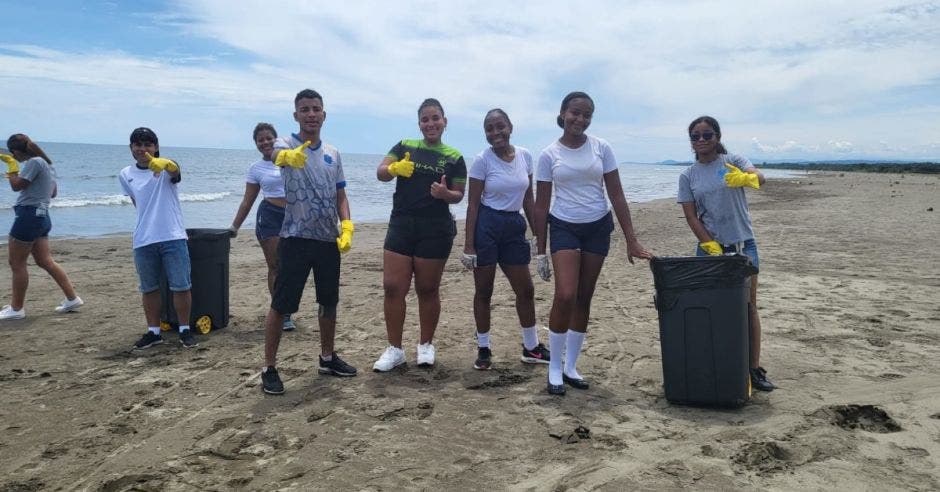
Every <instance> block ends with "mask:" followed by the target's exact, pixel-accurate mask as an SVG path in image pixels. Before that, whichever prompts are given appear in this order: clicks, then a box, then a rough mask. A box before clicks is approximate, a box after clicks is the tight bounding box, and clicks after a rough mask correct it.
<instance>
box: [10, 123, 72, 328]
mask: <svg viewBox="0 0 940 492" xmlns="http://www.w3.org/2000/svg"><path fill="white" fill-rule="evenodd" d="M7 148H8V149H9V151H10V154H4V153H0V161H3V162H4V163H5V164H6V167H7V173H6V176H7V179H8V180H9V182H10V188H11V189H12V190H13V191H15V192H18V193H19V196H17V197H16V205H14V206H13V212H14V214H15V215H16V218H15V219H14V220H13V226H12V227H11V228H10V236H9V239H8V240H7V254H8V256H9V263H10V270H11V273H12V280H13V289H12V291H13V298H12V299H11V300H10V304H8V305H6V306H3V309H0V320H7V319H23V318H25V317H26V308H25V304H26V288H27V287H28V286H29V271H28V270H27V268H26V260H27V259H28V258H29V255H30V254H32V255H33V260H34V261H35V262H36V265H38V266H39V268H42V269H43V270H45V271H46V272H47V273H48V274H49V275H50V276H51V277H52V279H53V280H55V283H56V284H58V285H59V288H60V289H62V292H63V293H64V294H65V300H64V301H62V303H61V304H60V305H59V306H58V307H56V308H55V312H57V313H67V312H69V311H74V310H76V309H78V308H79V307H81V306H82V305H83V304H84V301H82V298H81V297H78V294H76V293H75V288H74V287H72V282H71V281H70V280H69V276H68V275H67V274H66V273H65V270H63V269H62V267H61V266H59V264H58V263H56V262H55V260H53V259H52V252H51V250H50V248H49V231H50V230H52V220H51V219H50V218H49V204H50V202H51V201H52V199H53V198H55V197H56V194H57V191H58V188H57V186H56V182H55V173H54V171H53V170H52V160H51V159H49V157H47V156H46V153H45V152H43V151H42V149H41V148H40V147H39V146H38V145H36V143H35V142H33V141H32V140H30V138H29V137H27V136H26V135H23V134H22V133H17V134H15V135H11V136H10V138H9V139H7Z"/></svg>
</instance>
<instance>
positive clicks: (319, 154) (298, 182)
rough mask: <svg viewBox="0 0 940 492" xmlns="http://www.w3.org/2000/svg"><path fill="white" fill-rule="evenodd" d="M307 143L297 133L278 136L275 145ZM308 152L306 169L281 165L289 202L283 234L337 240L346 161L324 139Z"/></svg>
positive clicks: (284, 235) (285, 145)
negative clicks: (338, 198) (338, 196)
mask: <svg viewBox="0 0 940 492" xmlns="http://www.w3.org/2000/svg"><path fill="white" fill-rule="evenodd" d="M303 143H304V142H303V140H301V139H300V137H299V136H298V135H296V134H294V135H291V136H290V137H280V138H278V139H277V140H275V142H274V148H275V149H276V150H281V149H293V148H296V147H299V146H301V145H302V144H303ZM305 152H306V153H307V165H306V166H304V168H303V169H297V168H293V167H290V166H284V167H282V168H281V177H282V178H283V179H284V195H285V198H286V199H287V206H286V207H285V208H284V225H283V226H281V233H280V236H281V237H302V238H306V239H317V240H320V241H333V240H335V239H336V237H337V236H338V235H339V234H338V231H337V228H336V222H337V220H338V217H339V215H338V213H337V209H336V190H339V189H343V188H345V187H346V177H345V175H344V174H343V161H342V159H341V158H340V155H339V151H338V150H336V148H335V147H333V146H332V145H330V144H327V143H324V142H323V141H322V140H321V141H320V144H319V145H317V146H316V147H307V150H306V151H305Z"/></svg>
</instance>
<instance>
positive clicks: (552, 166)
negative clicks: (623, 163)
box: [535, 135, 617, 224]
mask: <svg viewBox="0 0 940 492" xmlns="http://www.w3.org/2000/svg"><path fill="white" fill-rule="evenodd" d="M615 169H617V160H616V159H615V158H614V151H613V150H611V148H610V144H608V143H607V141H606V140H604V139H601V138H597V137H595V136H592V135H588V136H587V141H586V142H584V144H583V145H582V146H581V147H578V148H577V149H569V148H568V147H565V146H564V145H562V144H561V143H559V142H558V141H557V140H556V141H554V142H552V143H551V145H549V146H548V147H545V149H543V150H542V155H540V156H539V163H538V166H536V168H535V179H536V180H537V181H549V182H551V183H552V190H553V191H554V195H555V196H554V198H553V200H552V208H551V211H550V213H551V214H552V216H554V217H555V218H558V219H561V220H563V221H565V222H573V223H576V224H584V223H588V222H594V221H596V220H599V219H601V218H602V217H604V215H607V212H609V211H610V206H609V205H608V203H607V195H606V194H605V193H604V175H605V174H607V173H609V172H611V171H613V170H615Z"/></svg>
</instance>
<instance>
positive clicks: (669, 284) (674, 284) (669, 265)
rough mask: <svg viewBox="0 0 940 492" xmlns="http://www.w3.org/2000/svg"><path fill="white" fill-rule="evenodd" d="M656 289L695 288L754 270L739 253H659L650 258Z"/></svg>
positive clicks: (731, 279) (739, 278)
mask: <svg viewBox="0 0 940 492" xmlns="http://www.w3.org/2000/svg"><path fill="white" fill-rule="evenodd" d="M650 269H651V270H652V271H653V282H654V283H655V285H656V288H657V289H695V288H704V287H711V286H715V285H720V284H725V283H735V282H740V281H742V280H744V279H745V278H747V277H750V276H751V275H754V274H756V273H757V268H755V267H754V265H753V264H752V263H751V260H750V258H748V257H747V256H746V255H742V254H737V253H734V254H726V255H719V256H659V257H656V258H653V259H652V261H650Z"/></svg>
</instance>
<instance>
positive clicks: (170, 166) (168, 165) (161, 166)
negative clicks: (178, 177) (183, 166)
mask: <svg viewBox="0 0 940 492" xmlns="http://www.w3.org/2000/svg"><path fill="white" fill-rule="evenodd" d="M146 155H147V157H148V158H149V159H150V164H148V165H147V166H148V167H150V170H151V171H153V173H154V174H160V173H162V172H163V171H164V170H166V171H170V172H171V173H175V172H179V170H180V167H179V166H177V165H176V163H175V162H173V161H171V160H169V159H164V158H162V157H154V156H152V155H150V153H149V152H148V153H147V154H146Z"/></svg>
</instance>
